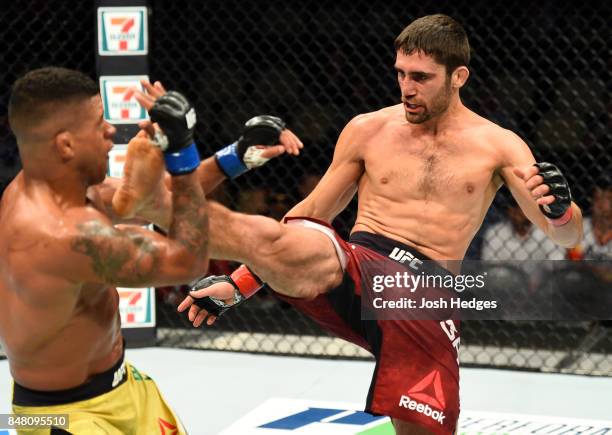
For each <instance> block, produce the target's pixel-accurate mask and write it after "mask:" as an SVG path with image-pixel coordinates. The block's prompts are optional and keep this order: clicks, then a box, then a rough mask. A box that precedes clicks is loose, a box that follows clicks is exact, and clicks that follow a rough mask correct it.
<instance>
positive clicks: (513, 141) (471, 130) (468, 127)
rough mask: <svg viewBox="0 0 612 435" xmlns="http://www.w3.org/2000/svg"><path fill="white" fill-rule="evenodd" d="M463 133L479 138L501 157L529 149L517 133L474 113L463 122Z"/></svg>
mask: <svg viewBox="0 0 612 435" xmlns="http://www.w3.org/2000/svg"><path fill="white" fill-rule="evenodd" d="M464 133H465V134H466V135H467V136H469V137H472V138H473V137H478V138H481V139H482V140H483V144H485V145H486V146H487V148H489V149H490V150H491V151H495V152H496V153H497V154H499V156H500V157H501V158H502V159H505V158H506V157H507V156H508V155H511V154H513V153H524V152H526V151H529V146H528V145H527V144H526V143H525V141H524V140H523V139H522V138H521V137H520V136H519V135H518V134H516V133H515V132H513V131H512V130H508V129H506V128H503V127H501V126H500V125H498V124H496V123H494V122H492V121H490V120H488V119H486V118H484V117H482V116H480V115H477V114H475V113H472V116H470V117H469V119H468V120H467V122H466V123H465V129H464Z"/></svg>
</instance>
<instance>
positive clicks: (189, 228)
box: [168, 177, 208, 257]
mask: <svg viewBox="0 0 612 435" xmlns="http://www.w3.org/2000/svg"><path fill="white" fill-rule="evenodd" d="M172 184H173V187H172V203H173V204H172V208H173V211H174V215H173V220H172V223H171V224H170V229H169V232H168V235H169V237H170V238H171V239H173V240H176V241H177V242H178V243H180V244H181V245H183V246H184V247H185V248H187V249H189V250H190V252H192V253H194V254H196V255H197V256H198V257H203V256H204V255H205V254H206V252H208V211H207V207H206V200H205V197H204V195H203V194H202V191H201V190H199V189H200V188H199V186H196V185H194V184H192V183H190V182H188V181H187V180H186V179H183V177H174V178H173V179H172Z"/></svg>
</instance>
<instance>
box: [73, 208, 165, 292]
mask: <svg viewBox="0 0 612 435" xmlns="http://www.w3.org/2000/svg"><path fill="white" fill-rule="evenodd" d="M77 228H78V230H79V232H80V234H81V235H80V236H79V237H77V238H76V239H75V240H74V241H73V242H72V250H73V251H75V252H79V253H81V254H84V255H87V256H88V257H90V258H91V262H92V269H93V271H94V272H95V273H96V275H98V276H99V277H100V278H101V279H102V280H104V282H106V283H109V284H117V283H121V285H126V286H129V285H138V284H141V283H143V282H146V281H150V280H152V278H153V274H154V272H155V271H156V270H157V268H158V267H159V263H160V255H161V254H160V252H159V251H158V249H157V248H156V247H155V245H154V243H153V241H152V240H151V239H149V238H147V237H146V235H145V234H142V233H140V232H133V233H130V232H127V231H118V230H117V229H115V228H113V227H111V226H108V225H105V224H104V223H102V222H100V221H96V220H92V221H87V222H83V223H80V224H78V225H77ZM134 254H136V257H135V258H134Z"/></svg>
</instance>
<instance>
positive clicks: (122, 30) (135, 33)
mask: <svg viewBox="0 0 612 435" xmlns="http://www.w3.org/2000/svg"><path fill="white" fill-rule="evenodd" d="M147 33H148V31H147V8H146V7H101V8H98V53H99V54H100V56H125V55H130V56H134V55H145V54H147V52H148V34H147Z"/></svg>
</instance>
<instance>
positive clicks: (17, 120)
mask: <svg viewBox="0 0 612 435" xmlns="http://www.w3.org/2000/svg"><path fill="white" fill-rule="evenodd" d="M98 93H99V87H98V85H97V84H96V82H95V81H93V80H92V79H91V78H90V77H88V76H86V75H85V74H83V73H82V72H80V71H75V70H71V69H67V68H58V67H46V68H39V69H35V70H32V71H30V72H28V73H27V74H25V75H24V76H23V77H21V78H19V79H18V80H17V81H16V82H15V83H14V84H13V87H12V90H11V97H10V99H9V105H8V115H9V123H10V124H11V127H12V128H13V131H14V132H15V134H18V132H17V131H15V130H16V129H19V128H20V127H19V126H21V125H23V124H24V121H28V122H31V120H34V119H37V120H42V119H44V118H45V117H46V116H48V115H49V114H50V113H51V110H49V109H50V105H53V104H57V103H61V104H65V103H70V102H72V101H74V100H77V99H84V98H90V97H93V96H94V95H96V94H98Z"/></svg>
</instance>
